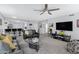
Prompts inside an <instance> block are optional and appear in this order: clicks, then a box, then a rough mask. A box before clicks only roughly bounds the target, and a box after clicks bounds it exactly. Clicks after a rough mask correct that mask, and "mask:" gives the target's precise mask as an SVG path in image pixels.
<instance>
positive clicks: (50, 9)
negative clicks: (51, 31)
mask: <svg viewBox="0 0 79 59" xmlns="http://www.w3.org/2000/svg"><path fill="white" fill-rule="evenodd" d="M57 10H60V9H59V8H56V9H49V10H48V11H57Z"/></svg>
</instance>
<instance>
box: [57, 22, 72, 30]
mask: <svg viewBox="0 0 79 59" xmlns="http://www.w3.org/2000/svg"><path fill="white" fill-rule="evenodd" d="M56 30H66V31H72V30H73V22H72V21H68V22H58V23H56Z"/></svg>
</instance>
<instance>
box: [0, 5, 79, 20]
mask: <svg viewBox="0 0 79 59" xmlns="http://www.w3.org/2000/svg"><path fill="white" fill-rule="evenodd" d="M48 7H49V9H53V8H60V10H59V11H51V13H52V15H49V14H47V12H45V13H44V14H43V15H40V12H39V11H34V10H36V9H37V10H39V9H40V10H41V9H43V8H44V4H0V12H1V13H2V14H3V15H4V16H5V17H10V18H18V19H26V20H35V21H40V20H45V19H47V18H56V17H59V16H62V15H68V14H72V13H76V12H79V4H48Z"/></svg>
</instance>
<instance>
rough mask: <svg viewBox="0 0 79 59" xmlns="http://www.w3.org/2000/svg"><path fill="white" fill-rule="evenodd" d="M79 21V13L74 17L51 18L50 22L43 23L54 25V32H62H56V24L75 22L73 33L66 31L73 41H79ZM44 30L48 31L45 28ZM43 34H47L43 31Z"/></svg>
mask: <svg viewBox="0 0 79 59" xmlns="http://www.w3.org/2000/svg"><path fill="white" fill-rule="evenodd" d="M77 19H79V13H76V14H74V16H69V15H65V16H61V17H57V18H51V19H48V21H47V22H46V21H43V23H47V24H48V25H49V24H52V23H53V28H52V29H53V32H55V31H57V32H60V30H56V22H67V21H73V31H64V32H65V34H66V35H71V39H79V28H78V27H77ZM43 30H47V29H46V28H44V27H43ZM43 33H46V32H45V31H43Z"/></svg>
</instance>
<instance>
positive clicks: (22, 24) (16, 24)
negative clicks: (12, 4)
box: [4, 18, 38, 31]
mask: <svg viewBox="0 0 79 59" xmlns="http://www.w3.org/2000/svg"><path fill="white" fill-rule="evenodd" d="M5 22H7V24H5V26H4V28H5V29H6V28H7V26H8V24H13V28H23V29H25V27H27V29H35V30H36V31H38V22H35V21H24V20H23V21H22V20H19V19H12V18H6V19H5ZM30 23H31V24H32V26H29V24H30Z"/></svg>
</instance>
